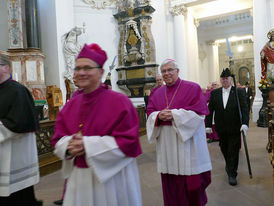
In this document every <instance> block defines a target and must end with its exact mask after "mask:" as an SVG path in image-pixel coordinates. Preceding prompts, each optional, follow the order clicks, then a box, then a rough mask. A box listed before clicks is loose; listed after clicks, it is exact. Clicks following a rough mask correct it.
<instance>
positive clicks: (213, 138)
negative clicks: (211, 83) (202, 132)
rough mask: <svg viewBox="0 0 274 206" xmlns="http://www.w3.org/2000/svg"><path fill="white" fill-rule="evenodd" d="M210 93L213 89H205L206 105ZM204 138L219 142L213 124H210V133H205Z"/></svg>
mask: <svg viewBox="0 0 274 206" xmlns="http://www.w3.org/2000/svg"><path fill="white" fill-rule="evenodd" d="M212 91H213V89H207V90H206V93H205V94H204V95H205V98H206V103H209V100H210V96H211V92H212ZM206 138H208V139H212V140H215V141H218V140H219V136H218V134H217V132H216V129H215V124H212V133H207V134H206Z"/></svg>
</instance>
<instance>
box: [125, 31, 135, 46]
mask: <svg viewBox="0 0 274 206" xmlns="http://www.w3.org/2000/svg"><path fill="white" fill-rule="evenodd" d="M127 42H128V43H129V44H130V45H131V46H135V45H136V44H137V43H138V38H137V36H136V35H135V33H134V30H133V29H130V30H129V37H128V39H127Z"/></svg>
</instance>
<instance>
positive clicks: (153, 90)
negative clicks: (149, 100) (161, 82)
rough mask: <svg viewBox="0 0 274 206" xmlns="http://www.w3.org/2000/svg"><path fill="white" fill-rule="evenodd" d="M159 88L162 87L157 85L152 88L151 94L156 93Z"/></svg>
mask: <svg viewBox="0 0 274 206" xmlns="http://www.w3.org/2000/svg"><path fill="white" fill-rule="evenodd" d="M159 88H161V87H159V86H156V87H154V88H152V90H151V91H150V95H149V96H152V95H153V94H154V92H156V90H157V89H159Z"/></svg>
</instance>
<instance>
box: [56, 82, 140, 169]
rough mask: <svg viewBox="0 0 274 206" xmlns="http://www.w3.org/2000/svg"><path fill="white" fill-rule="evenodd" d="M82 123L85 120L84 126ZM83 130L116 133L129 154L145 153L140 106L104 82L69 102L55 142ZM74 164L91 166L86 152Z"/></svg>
mask: <svg viewBox="0 0 274 206" xmlns="http://www.w3.org/2000/svg"><path fill="white" fill-rule="evenodd" d="M80 124H83V127H82V128H80V127H79V125H80ZM80 130H81V132H82V135H83V136H105V135H108V136H113V137H114V138H115V141H116V143H117V145H118V147H119V149H120V150H121V151H122V152H123V153H124V154H125V155H126V156H128V157H137V156H138V155H140V154H141V153H142V150H141V147H140V142H139V133H138V132H139V119H138V115H137V111H136V109H135V108H134V106H133V105H132V103H131V101H130V100H129V99H128V97H126V96H125V95H123V94H121V93H118V92H114V91H112V90H110V89H108V87H107V86H106V85H104V84H101V86H100V87H99V88H98V89H96V90H95V91H93V92H91V93H88V94H85V93H80V94H78V95H77V96H75V97H73V98H71V100H70V101H69V102H67V103H66V105H65V106H64V108H63V109H62V110H61V111H60V112H59V114H58V117H57V119H56V124H55V133H54V136H53V137H52V140H51V141H52V145H53V146H55V144H56V143H57V142H58V140H59V139H61V138H62V137H63V136H66V135H73V134H75V133H77V132H79V131H80ZM74 165H75V166H77V167H79V168H88V165H87V163H86V160H85V156H84V155H82V156H79V157H76V158H75V160H74Z"/></svg>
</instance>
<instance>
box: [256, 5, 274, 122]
mask: <svg viewBox="0 0 274 206" xmlns="http://www.w3.org/2000/svg"><path fill="white" fill-rule="evenodd" d="M268 3H269V1H268V0H254V1H253V35H254V70H255V71H254V72H255V89H256V91H255V92H256V95H255V99H254V102H253V106H252V111H253V113H252V120H253V122H256V121H257V120H258V118H259V110H260V108H261V106H262V102H263V99H262V94H261V91H260V90H259V88H258V84H259V81H260V79H261V61H260V51H261V50H262V48H263V46H264V45H265V43H266V42H267V41H268V39H267V33H268V31H269V30H270V29H271V24H270V21H271V19H269V18H268V17H270V16H271V14H270V13H269V12H270V11H271V10H270V8H269V6H268V5H267V4H268ZM272 22H273V20H272Z"/></svg>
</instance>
